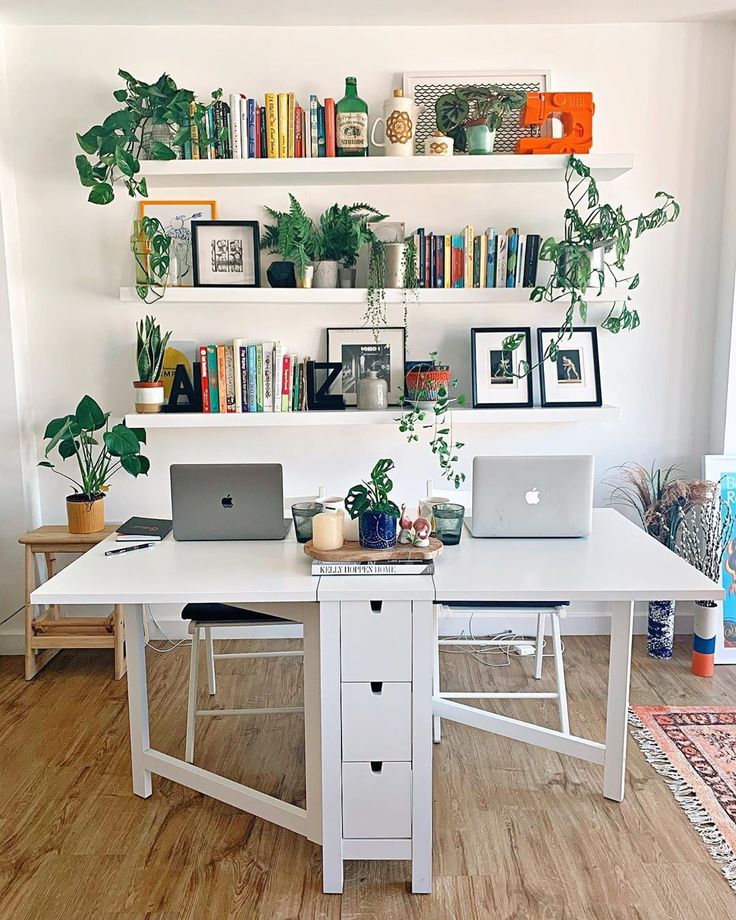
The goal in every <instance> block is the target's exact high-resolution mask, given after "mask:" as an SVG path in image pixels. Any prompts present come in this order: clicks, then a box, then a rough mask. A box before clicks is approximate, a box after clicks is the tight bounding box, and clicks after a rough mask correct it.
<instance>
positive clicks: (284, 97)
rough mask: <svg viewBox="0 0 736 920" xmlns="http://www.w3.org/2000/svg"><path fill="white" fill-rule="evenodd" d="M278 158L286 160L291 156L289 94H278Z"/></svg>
mask: <svg viewBox="0 0 736 920" xmlns="http://www.w3.org/2000/svg"><path fill="white" fill-rule="evenodd" d="M277 99H278V126H277V131H278V150H279V152H278V156H279V157H280V158H281V159H285V158H286V157H288V155H289V94H288V93H278V95H277Z"/></svg>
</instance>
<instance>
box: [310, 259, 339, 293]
mask: <svg viewBox="0 0 736 920" xmlns="http://www.w3.org/2000/svg"><path fill="white" fill-rule="evenodd" d="M314 287H316V288H334V287H337V262H335V261H334V260H333V259H321V260H320V261H319V262H315V263H314Z"/></svg>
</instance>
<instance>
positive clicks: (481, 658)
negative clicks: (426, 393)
mask: <svg viewBox="0 0 736 920" xmlns="http://www.w3.org/2000/svg"><path fill="white" fill-rule="evenodd" d="M476 613H477V611H475V610H474V611H472V613H471V614H470V618H469V620H468V628H467V632H466V630H464V629H463V630H462V631H461V632H460V633H459V634H458V635H455V636H442V637H441V638H443V639H449V640H451V641H452V640H460V639H470V640H472V641H473V642H479V645H478V646H477V647H476V646H473V647H470V646H467V647H461V648H452V647H451V646H444V647H442V648H441V649H440V650H441V651H442V652H444V653H445V654H450V655H468V656H470V657H471V658H473V659H474V660H475V661H477V662H478V663H479V664H482V665H483V666H484V667H487V668H508V667H510V666H511V656H512V655H513V656H514V657H515V658H527V657H529V656H528V655H523V654H522V653H520V652H519V651H518V649H516V648H513V646H514V645H519V644H523V643H532V644H533V645H534V644H536V641H537V639H536V636H522V635H521V634H520V633H515V632H514V631H513V630H511V629H505V630H503V631H502V632H498V633H493V634H491V635H490V636H487V637H484V638H487V639H488V644H487V645H483V644H481V643H480V641H479V640H478V639H476V636H475V634H474V632H473V618H474V617H475V615H476ZM499 642H502V643H504V644H503V645H499V644H497V643H499ZM561 646H562V653H563V655H564V653H565V643H564V642H562V643H561ZM546 647H547V639H546V638H545V639H544V640H543V642H542V657H543V658H553V657H554V653H553V652H546V653H545V652H544V649H545V648H546ZM490 655H501V656H502V658H503V661H501V662H494V661H489V660H488V656H490Z"/></svg>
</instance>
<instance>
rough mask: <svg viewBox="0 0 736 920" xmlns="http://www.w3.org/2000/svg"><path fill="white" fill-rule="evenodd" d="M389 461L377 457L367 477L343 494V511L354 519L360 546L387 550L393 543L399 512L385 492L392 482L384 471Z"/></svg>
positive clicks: (391, 465) (390, 461) (391, 486)
mask: <svg viewBox="0 0 736 920" xmlns="http://www.w3.org/2000/svg"><path fill="white" fill-rule="evenodd" d="M393 468H394V461H393V460H379V461H378V462H377V463H376V465H375V466H374V467H373V469H372V470H371V475H370V479H369V480H363V482H361V483H360V484H359V485H357V486H353V487H352V488H351V489H350V491H349V492H348V494H347V496H346V497H345V510H346V511H347V513H348V514H349V515H350V517H351V518H353V520H355V519H356V518H357V519H358V532H359V534H360V545H361V546H364V547H365V548H366V549H390V548H391V547H392V546H395V545H396V522H397V520H398V519H399V517H400V515H401V512H400V511H399V509H398V507H397V506H396V505H395V504H394V502H392V501H391V499H390V498H389V495H390V494H391V491H392V490H393V487H394V484H393V482H392V481H391V479H390V478H389V476H388V474H389V473H390V471H391V470H392V469H393Z"/></svg>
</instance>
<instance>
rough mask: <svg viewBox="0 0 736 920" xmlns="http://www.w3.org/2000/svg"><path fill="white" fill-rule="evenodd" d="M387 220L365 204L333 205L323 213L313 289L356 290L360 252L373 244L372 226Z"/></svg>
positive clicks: (320, 222)
mask: <svg viewBox="0 0 736 920" xmlns="http://www.w3.org/2000/svg"><path fill="white" fill-rule="evenodd" d="M385 218H386V215H385V214H381V212H380V211H378V210H377V209H376V208H374V207H372V206H371V205H369V204H365V203H362V202H360V203H356V204H342V205H340V204H333V205H331V206H330V207H329V208H327V210H326V211H325V212H324V213H323V214H322V216H321V217H320V219H319V226H318V227H317V241H318V242H317V250H318V252H317V262H316V263H315V267H314V286H315V287H316V288H334V287H336V286H339V287H341V288H354V287H355V264H356V262H357V261H358V256H359V255H360V250H361V249H362V248H363V246H365V245H366V244H367V243H375V242H376V234H375V233H374V231H373V227H372V224H377V223H378V222H379V221H382V220H384V219H385Z"/></svg>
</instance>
